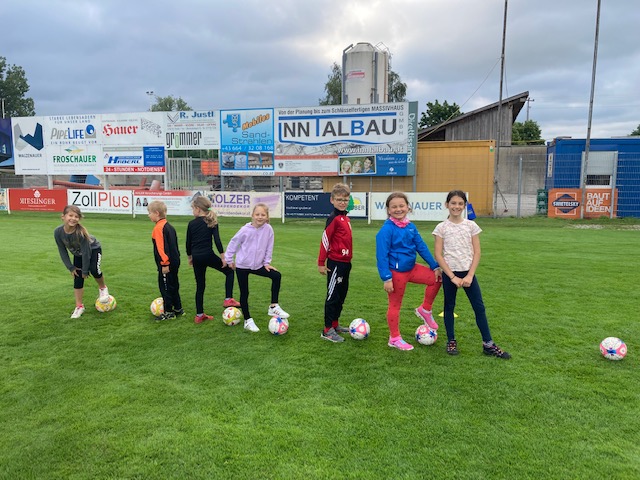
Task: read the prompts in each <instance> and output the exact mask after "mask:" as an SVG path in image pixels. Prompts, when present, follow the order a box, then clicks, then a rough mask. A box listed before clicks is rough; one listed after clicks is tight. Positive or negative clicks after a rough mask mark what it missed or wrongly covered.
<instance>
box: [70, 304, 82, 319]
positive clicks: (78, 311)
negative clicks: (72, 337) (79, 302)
mask: <svg viewBox="0 0 640 480" xmlns="http://www.w3.org/2000/svg"><path fill="white" fill-rule="evenodd" d="M83 313H84V307H76V309H75V310H74V311H73V313H72V314H71V318H80V317H81V316H82V314H83Z"/></svg>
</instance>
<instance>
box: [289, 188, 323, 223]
mask: <svg viewBox="0 0 640 480" xmlns="http://www.w3.org/2000/svg"><path fill="white" fill-rule="evenodd" d="M331 212H333V205H332V204H331V194H330V193H304V192H301V193H285V194H284V216H285V217H299V218H305V217H306V218H318V217H328V216H329V214H330V213H331Z"/></svg>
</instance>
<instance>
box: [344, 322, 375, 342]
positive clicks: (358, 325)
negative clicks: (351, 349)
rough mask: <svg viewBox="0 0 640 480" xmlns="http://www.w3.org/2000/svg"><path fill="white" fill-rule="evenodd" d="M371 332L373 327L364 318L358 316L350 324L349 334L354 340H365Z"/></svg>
mask: <svg viewBox="0 0 640 480" xmlns="http://www.w3.org/2000/svg"><path fill="white" fill-rule="evenodd" d="M370 332H371V328H370V327H369V324H368V323H367V321H366V320H365V319H364V318H356V319H355V320H354V321H353V322H351V323H350V324H349V334H350V335H351V338H353V339H354V340H364V339H365V338H367V337H368V336H369V333H370Z"/></svg>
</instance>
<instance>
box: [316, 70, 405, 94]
mask: <svg viewBox="0 0 640 480" xmlns="http://www.w3.org/2000/svg"><path fill="white" fill-rule="evenodd" d="M324 91H325V96H324V98H320V99H318V102H319V104H320V105H340V104H342V69H341V68H340V66H339V65H338V64H337V63H336V62H333V65H331V73H330V74H329V75H328V76H327V83H326V84H325V85H324ZM388 94H389V101H390V102H405V101H406V100H407V84H406V83H403V82H402V80H400V75H398V74H397V73H396V72H394V71H393V70H389V92H388Z"/></svg>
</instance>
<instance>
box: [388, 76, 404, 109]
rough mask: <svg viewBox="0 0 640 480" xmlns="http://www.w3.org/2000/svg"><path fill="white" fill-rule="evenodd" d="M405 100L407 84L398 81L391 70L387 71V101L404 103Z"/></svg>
mask: <svg viewBox="0 0 640 480" xmlns="http://www.w3.org/2000/svg"><path fill="white" fill-rule="evenodd" d="M406 100H407V84H406V83H404V82H403V81H402V80H400V75H398V74H397V73H396V72H394V71H393V70H390V71H389V101H390V102H405V101H406Z"/></svg>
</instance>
